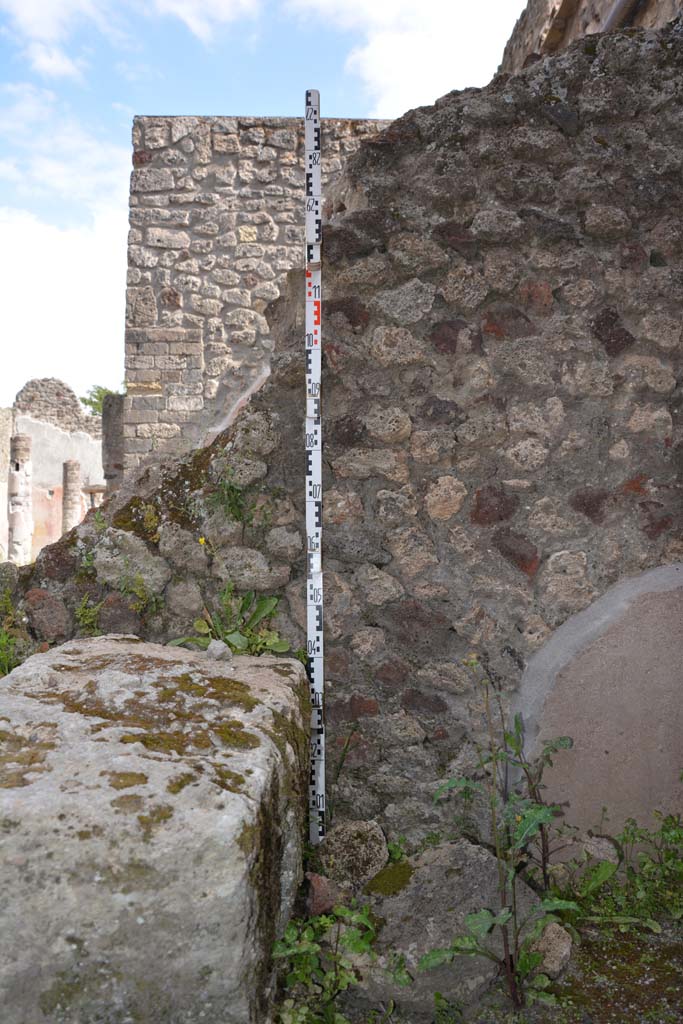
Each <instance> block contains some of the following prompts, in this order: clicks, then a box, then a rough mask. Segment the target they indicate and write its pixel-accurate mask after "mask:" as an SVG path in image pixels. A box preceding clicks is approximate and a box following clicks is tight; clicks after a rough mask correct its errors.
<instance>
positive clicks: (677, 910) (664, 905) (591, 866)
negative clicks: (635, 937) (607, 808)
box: [565, 811, 683, 932]
mask: <svg viewBox="0 0 683 1024" xmlns="http://www.w3.org/2000/svg"><path fill="white" fill-rule="evenodd" d="M654 817H655V818H656V820H657V821H658V823H659V825H658V827H657V828H654V829H648V828H644V827H642V826H640V825H638V823H637V822H636V821H635V820H634V819H633V818H629V819H627V821H626V824H625V825H624V828H623V830H622V831H621V832H620V833H619V834H618V835H617V836H616V837H615V840H614V843H615V848H616V850H617V851H618V853H619V858H618V861H616V862H613V861H598V862H597V863H590V858H588V856H585V857H584V860H583V862H582V863H580V864H577V862H571V863H570V865H569V868H570V883H569V886H568V887H567V888H566V889H565V894H567V891H568V892H569V894H570V895H571V896H572V897H573V898H574V899H575V900H576V902H577V903H578V904H579V907H580V914H579V916H578V920H579V922H585V923H588V924H597V925H599V926H601V927H603V928H616V929H618V930H619V931H622V932H624V931H628V930H630V929H632V928H638V927H641V928H642V927H644V928H648V929H649V930H650V931H653V932H661V930H662V928H661V924H660V921H662V920H670V921H674V922H676V923H678V922H681V921H683V820H682V819H681V816H680V814H668V815H664V814H662V813H661V812H660V811H655V812H654Z"/></svg>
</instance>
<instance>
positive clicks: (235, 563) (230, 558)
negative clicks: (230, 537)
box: [213, 546, 290, 590]
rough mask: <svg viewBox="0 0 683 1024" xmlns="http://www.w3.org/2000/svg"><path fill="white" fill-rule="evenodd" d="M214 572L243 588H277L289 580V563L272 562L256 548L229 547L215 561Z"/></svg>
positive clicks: (224, 579)
mask: <svg viewBox="0 0 683 1024" xmlns="http://www.w3.org/2000/svg"><path fill="white" fill-rule="evenodd" d="M213 573H214V575H215V576H218V577H219V579H221V580H223V581H225V582H232V583H234V584H235V586H236V587H239V588H240V589H241V590H276V589H277V588H278V587H282V586H284V585H285V584H286V583H287V581H288V580H289V576H290V569H289V566H287V565H279V564H272V565H271V564H270V563H269V562H268V560H267V559H266V557H265V555H263V554H262V553H261V552H260V551H258V550H257V549H256V548H247V547H239V546H234V547H228V548H225V549H224V550H223V552H222V557H221V558H220V559H217V560H216V561H214V564H213Z"/></svg>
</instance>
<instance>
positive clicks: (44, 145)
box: [0, 82, 130, 217]
mask: <svg viewBox="0 0 683 1024" xmlns="http://www.w3.org/2000/svg"><path fill="white" fill-rule="evenodd" d="M0 135H1V136H2V137H3V138H4V140H5V142H6V143H7V145H8V148H11V153H12V157H11V163H12V166H13V167H14V168H15V169H18V170H19V172H20V180H18V181H17V186H16V189H17V194H18V196H19V197H20V199H22V200H23V201H24V202H25V201H26V198H27V197H42V198H47V199H58V200H60V201H61V202H66V203H68V204H74V203H82V204H84V206H85V209H84V211H83V212H84V216H86V217H87V215H88V213H92V212H94V211H96V210H99V209H101V208H102V207H103V206H107V207H109V206H112V205H115V206H116V207H117V208H118V209H120V210H122V211H123V212H124V215H125V209H126V200H127V192H128V175H129V173H130V154H129V151H128V149H127V148H126V147H124V146H118V145H115V144H113V143H111V142H107V141H104V140H103V139H102V138H100V137H98V136H96V135H95V134H93V133H92V132H90V131H88V130H87V129H86V128H85V127H84V126H83V125H82V124H81V123H80V122H78V121H77V120H76V119H75V118H74V117H73V115H71V114H70V113H69V112H68V111H66V110H64V109H63V108H62V106H61V105H60V104H59V101H58V99H57V97H56V95H55V94H54V93H53V92H51V91H50V90H48V89H42V88H39V87H37V86H34V85H32V84H30V83H25V82H19V83H9V84H7V85H4V86H0ZM6 177H7V175H6ZM14 179H15V181H16V180H17V178H16V175H14Z"/></svg>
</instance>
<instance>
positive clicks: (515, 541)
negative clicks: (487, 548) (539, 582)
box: [492, 528, 541, 579]
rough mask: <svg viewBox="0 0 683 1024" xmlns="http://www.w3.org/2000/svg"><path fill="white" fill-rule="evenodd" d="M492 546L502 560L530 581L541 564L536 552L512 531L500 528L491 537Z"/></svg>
mask: <svg viewBox="0 0 683 1024" xmlns="http://www.w3.org/2000/svg"><path fill="white" fill-rule="evenodd" d="M492 540H493V546H494V547H495V548H496V550H497V551H499V552H500V554H501V555H502V556H503V558H504V559H505V560H506V561H507V562H510V564H511V565H514V566H515V568H516V569H519V570H520V571H521V572H523V573H525V574H526V575H527V576H528V577H529V579H532V578H533V577H534V576H535V575H536V572H537V571H538V567H539V565H540V564H541V559H540V558H539V554H538V551H537V550H536V548H535V547H534V545H533V544H532V543H531V541H530V540H528V539H527V538H526V537H523V536H522V534H521V533H515V532H514V531H513V530H508V529H505V528H502V529H500V530H496V532H495V533H494V534H493V537H492Z"/></svg>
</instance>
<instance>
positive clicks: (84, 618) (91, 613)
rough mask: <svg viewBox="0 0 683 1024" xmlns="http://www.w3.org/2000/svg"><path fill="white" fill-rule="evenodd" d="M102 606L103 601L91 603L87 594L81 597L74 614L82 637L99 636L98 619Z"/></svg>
mask: <svg viewBox="0 0 683 1024" xmlns="http://www.w3.org/2000/svg"><path fill="white" fill-rule="evenodd" d="M103 604H104V601H100V602H99V603H97V604H94V603H92V602H91V600H90V598H89V597H88V595H87V594H86V595H85V596H84V597H83V600H82V601H81V603H80V604H79V605H78V607H77V608H76V612H75V615H76V622H77V623H78V628H79V630H80V632H81V635H82V636H101V633H102V631H101V630H100V628H99V617H100V609H101V608H102V605H103Z"/></svg>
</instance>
